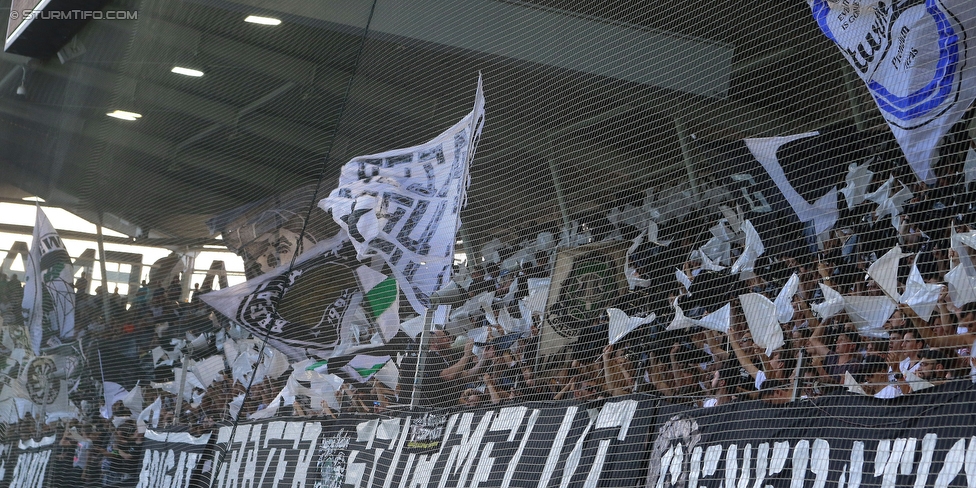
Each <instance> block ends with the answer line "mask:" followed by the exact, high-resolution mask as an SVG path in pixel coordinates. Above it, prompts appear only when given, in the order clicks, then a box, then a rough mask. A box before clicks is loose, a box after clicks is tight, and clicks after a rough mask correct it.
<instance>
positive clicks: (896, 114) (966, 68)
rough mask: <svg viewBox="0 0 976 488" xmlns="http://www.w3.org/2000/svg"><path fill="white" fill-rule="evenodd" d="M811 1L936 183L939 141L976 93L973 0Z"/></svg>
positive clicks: (922, 172) (916, 163)
mask: <svg viewBox="0 0 976 488" xmlns="http://www.w3.org/2000/svg"><path fill="white" fill-rule="evenodd" d="M807 3H808V4H809V5H810V8H811V9H812V10H813V17H814V19H815V20H816V22H817V26H818V27H820V30H821V31H822V32H823V33H824V34H825V35H826V36H827V37H828V38H829V39H830V40H832V41H834V42H835V43H836V44H837V47H838V48H840V51H841V53H842V54H843V55H844V58H846V59H847V61H848V62H849V63H850V64H851V66H853V67H854V71H855V72H856V73H857V75H858V76H860V77H861V79H862V80H863V81H864V83H865V84H867V86H868V90H869V91H870V92H871V95H872V96H873V97H874V101H875V102H877V104H878V108H879V109H881V114H882V115H883V116H884V118H885V120H886V121H887V122H888V126H889V127H891V131H892V133H894V135H895V138H896V139H897V140H898V144H899V145H900V146H901V148H902V151H904V153H905V159H907V160H908V163H909V164H910V165H911V166H912V169H913V170H914V171H915V174H916V175H917V176H918V178H919V179H920V180H922V181H924V182H926V183H929V184H932V183H934V182H935V173H934V172H933V171H932V164H933V163H934V162H935V160H936V159H937V158H938V146H939V141H940V139H942V137H943V136H944V135H945V134H946V132H947V131H948V130H949V129H950V128H951V127H952V125H953V124H955V123H956V122H958V121H959V119H960V118H962V116H963V114H964V112H965V111H966V109H967V108H968V107H969V105H970V104H971V103H972V102H973V100H974V99H976V46H974V45H973V37H974V36H976V6H974V5H973V2H972V0H927V1H923V0H900V1H894V2H891V1H882V0H850V1H844V2H833V1H830V0H807Z"/></svg>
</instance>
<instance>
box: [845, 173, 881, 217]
mask: <svg viewBox="0 0 976 488" xmlns="http://www.w3.org/2000/svg"><path fill="white" fill-rule="evenodd" d="M872 178H874V172H872V171H871V170H869V169H868V164H867V163H865V164H862V165H860V166H858V165H857V163H851V165H850V166H848V167H847V176H845V177H844V182H845V183H846V184H847V186H845V187H844V188H842V189H841V190H840V192H841V193H843V194H844V200H846V201H847V209H848V210H851V209H853V208H854V207H855V206H857V205H860V204H861V203H862V202H863V201H864V195H865V193H866V192H867V189H868V185H870V184H871V179H872Z"/></svg>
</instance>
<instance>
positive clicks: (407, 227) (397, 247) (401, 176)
mask: <svg viewBox="0 0 976 488" xmlns="http://www.w3.org/2000/svg"><path fill="white" fill-rule="evenodd" d="M484 114H485V100H484V95H483V93H482V89H481V80H480V78H479V80H478V91H477V94H476V95H475V104H474V110H472V111H471V113H469V114H468V115H467V116H465V117H464V118H463V119H461V121H460V122H458V123H457V124H455V125H454V126H453V127H451V128H450V129H448V130H446V131H444V132H443V133H442V134H441V135H439V136H437V137H435V138H434V139H433V140H431V141H430V142H427V143H425V144H421V145H419V146H414V147H410V148H406V149H396V150H392V151H387V152H383V153H379V154H372V155H369V156H359V157H355V158H353V159H352V160H351V161H349V162H348V163H346V164H345V165H344V166H343V167H342V170H341V173H340V175H339V187H338V188H336V189H335V190H333V191H332V193H331V194H330V195H329V196H328V197H327V198H325V199H323V200H322V201H320V202H319V206H320V207H322V209H323V210H325V211H327V212H332V218H333V219H335V221H336V223H337V224H339V226H341V227H342V228H343V229H345V230H346V231H347V232H348V233H349V237H350V238H351V239H352V244H353V246H355V248H356V251H357V252H358V256H359V258H360V259H362V258H365V257H367V256H381V257H382V258H383V259H384V260H386V262H387V264H388V265H389V266H390V268H391V269H392V270H393V273H394V275H395V276H396V279H397V281H398V282H400V283H401V284H402V285H403V286H402V288H403V292H404V295H405V296H406V298H407V300H408V301H409V302H410V305H411V306H412V307H413V309H414V311H415V312H416V313H418V314H421V313H423V311H424V310H425V309H426V308H427V306H428V304H429V297H430V294H431V293H433V292H434V291H436V290H439V289H441V288H442V287H443V286H444V285H446V284H447V283H448V282H449V281H450V279H451V272H452V266H453V263H454V244H455V239H456V234H457V230H458V228H459V226H460V224H461V220H460V218H461V209H462V208H463V207H464V204H465V193H466V190H467V186H468V182H469V175H468V167H469V164H470V162H471V160H472V158H473V157H474V152H475V148H476V146H477V141H478V138H479V136H480V135H481V128H482V126H483V124H484Z"/></svg>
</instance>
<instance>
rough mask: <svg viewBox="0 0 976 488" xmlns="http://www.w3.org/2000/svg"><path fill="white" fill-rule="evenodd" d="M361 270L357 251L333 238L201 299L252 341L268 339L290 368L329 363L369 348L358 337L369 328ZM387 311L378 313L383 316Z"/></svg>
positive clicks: (377, 303) (345, 242) (378, 305)
mask: <svg viewBox="0 0 976 488" xmlns="http://www.w3.org/2000/svg"><path fill="white" fill-rule="evenodd" d="M360 266H361V265H360V263H359V261H358V260H357V259H356V255H355V249H354V248H353V247H352V246H351V245H349V243H348V241H345V240H344V239H343V238H342V236H336V237H333V238H332V239H328V240H324V241H321V242H319V243H318V244H316V245H315V246H314V247H313V248H312V249H309V250H308V251H306V252H305V253H304V254H302V255H301V256H299V257H298V259H296V260H295V265H294V267H291V266H289V265H288V264H285V265H283V266H281V267H279V268H277V269H275V270H274V271H272V272H271V273H267V274H264V275H261V276H258V277H256V278H252V279H250V280H247V281H246V282H244V283H241V284H238V285H235V286H232V287H229V288H224V289H221V290H217V291H213V292H210V293H207V294H204V295H201V297H200V298H201V299H202V300H203V301H204V302H205V303H206V304H207V305H209V306H211V307H213V308H214V309H215V310H216V311H218V312H220V313H221V314H223V315H224V316H226V317H227V318H229V319H231V320H232V321H234V322H235V323H237V324H238V325H240V326H241V327H242V328H243V329H245V330H247V331H248V332H250V333H252V334H254V336H255V337H257V338H261V339H264V338H265V337H267V339H268V344H269V345H271V346H272V347H273V348H274V349H277V350H278V351H281V352H283V353H285V354H286V355H287V357H288V358H290V359H291V360H292V361H294V362H297V361H301V360H304V359H306V358H308V357H311V356H317V357H320V358H322V359H328V358H329V357H332V356H333V355H335V354H346V353H350V352H352V351H354V350H358V349H361V348H363V347H373V346H372V344H371V343H370V341H369V339H368V338H367V340H365V341H362V340H361V338H360V337H359V334H360V331H369V330H370V329H371V328H372V327H373V326H372V324H371V323H370V322H369V320H368V319H367V318H366V312H365V311H364V310H363V309H364V307H366V306H367V304H366V303H364V302H365V301H366V298H365V296H364V295H365V294H364V292H363V290H362V287H361V285H360V284H359V277H358V276H357V274H356V270H357V269H358V268H360ZM384 297H389V295H385V294H384ZM374 303H375V304H376V305H377V307H380V306H382V304H383V303H385V302H382V301H379V300H377V301H375V302H374ZM391 306H392V305H391ZM388 308H389V307H387V308H385V309H382V310H381V309H379V308H377V309H376V310H377V311H379V312H380V315H382V312H384V311H386V310H387V309H388Z"/></svg>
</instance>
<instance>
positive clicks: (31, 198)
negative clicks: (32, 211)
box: [21, 196, 45, 203]
mask: <svg viewBox="0 0 976 488" xmlns="http://www.w3.org/2000/svg"><path fill="white" fill-rule="evenodd" d="M21 200H23V201H25V202H40V203H44V202H45V200H44V199H43V198H41V197H35V196H29V197H24V198H21Z"/></svg>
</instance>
